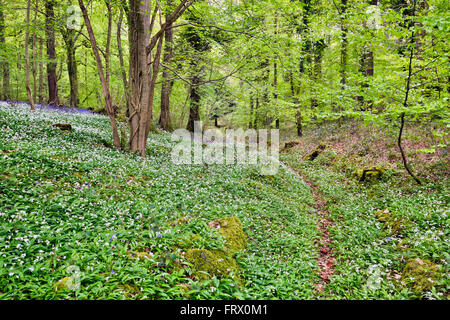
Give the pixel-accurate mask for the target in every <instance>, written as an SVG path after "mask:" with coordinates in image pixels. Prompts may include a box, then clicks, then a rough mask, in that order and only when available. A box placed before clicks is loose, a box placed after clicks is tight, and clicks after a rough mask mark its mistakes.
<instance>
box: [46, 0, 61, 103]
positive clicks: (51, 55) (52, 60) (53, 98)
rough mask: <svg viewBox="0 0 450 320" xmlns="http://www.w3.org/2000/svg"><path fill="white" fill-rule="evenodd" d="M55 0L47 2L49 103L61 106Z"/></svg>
mask: <svg viewBox="0 0 450 320" xmlns="http://www.w3.org/2000/svg"><path fill="white" fill-rule="evenodd" d="M54 4H55V2H54V0H46V1H45V27H46V34H47V58H48V60H49V62H48V63H47V82H48V103H49V104H50V105H55V106H57V105H59V98H58V83H57V82H58V78H57V76H56V65H57V63H56V49H55V27H54V24H55V12H54Z"/></svg>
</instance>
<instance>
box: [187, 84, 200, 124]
mask: <svg viewBox="0 0 450 320" xmlns="http://www.w3.org/2000/svg"><path fill="white" fill-rule="evenodd" d="M199 83H200V78H199V77H198V76H194V77H192V86H191V92H190V100H191V107H190V109H189V120H188V124H187V128H186V129H187V130H188V131H190V132H194V129H195V126H194V124H195V121H200V93H199V88H198V84H199Z"/></svg>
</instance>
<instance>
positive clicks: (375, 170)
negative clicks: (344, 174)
mask: <svg viewBox="0 0 450 320" xmlns="http://www.w3.org/2000/svg"><path fill="white" fill-rule="evenodd" d="M383 173H384V169H383V168H381V167H372V168H370V169H358V170H356V171H355V172H354V174H353V175H354V176H355V177H356V178H357V179H358V181H360V182H363V181H374V180H379V179H380V178H381V176H382V175H383Z"/></svg>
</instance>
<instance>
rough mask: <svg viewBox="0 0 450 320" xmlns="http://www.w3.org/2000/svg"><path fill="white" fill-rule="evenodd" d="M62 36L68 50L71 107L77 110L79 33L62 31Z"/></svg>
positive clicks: (72, 30)
mask: <svg viewBox="0 0 450 320" xmlns="http://www.w3.org/2000/svg"><path fill="white" fill-rule="evenodd" d="M61 34H62V36H63V39H64V43H65V49H66V56H67V57H66V58H67V60H66V62H67V73H68V75H69V83H70V106H71V107H72V108H77V107H78V104H79V97H78V68H77V61H76V46H75V43H76V39H77V33H76V31H75V30H74V29H62V30H61Z"/></svg>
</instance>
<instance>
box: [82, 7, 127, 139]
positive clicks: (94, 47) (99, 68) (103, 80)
mask: <svg viewBox="0 0 450 320" xmlns="http://www.w3.org/2000/svg"><path fill="white" fill-rule="evenodd" d="M78 4H79V6H80V9H81V12H82V13H83V18H84V23H85V24H86V29H87V31H88V34H89V40H90V42H91V46H92V51H93V53H94V56H95V60H96V63H97V72H98V75H99V78H100V82H101V84H102V91H103V97H104V98H105V104H106V112H107V114H108V117H109V120H110V122H111V127H112V131H113V143H114V147H116V148H120V137H119V133H118V130H117V124H116V118H115V116H114V107H113V105H112V99H111V94H110V91H109V83H108V82H107V81H106V78H105V75H104V74H103V65H102V60H101V58H100V54H99V50H98V47H97V41H96V40H95V35H94V31H93V30H92V26H91V21H90V20H89V16H88V14H87V10H86V7H85V6H84V3H83V0H78Z"/></svg>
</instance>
